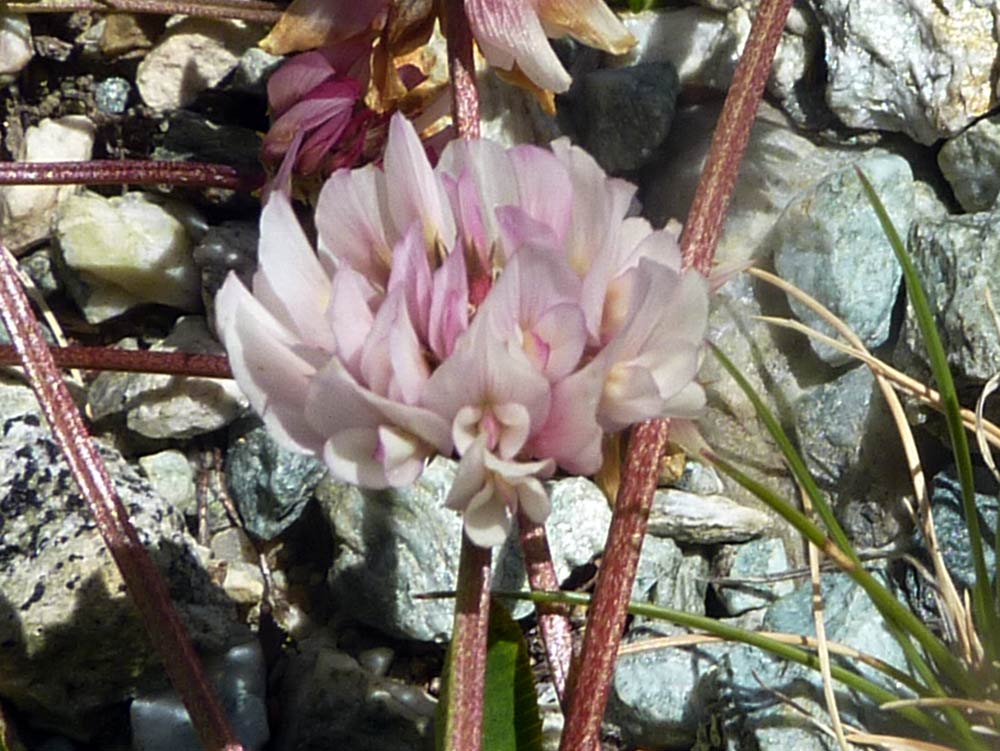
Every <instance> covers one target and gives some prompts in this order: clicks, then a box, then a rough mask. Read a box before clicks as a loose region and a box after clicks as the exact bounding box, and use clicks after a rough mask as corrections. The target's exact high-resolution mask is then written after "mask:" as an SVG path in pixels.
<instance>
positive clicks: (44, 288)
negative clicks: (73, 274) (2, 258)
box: [20, 247, 63, 297]
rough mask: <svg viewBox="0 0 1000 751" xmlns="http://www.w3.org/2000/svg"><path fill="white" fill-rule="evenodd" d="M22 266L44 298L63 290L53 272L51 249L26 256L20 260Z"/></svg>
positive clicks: (47, 248) (46, 248)
mask: <svg viewBox="0 0 1000 751" xmlns="http://www.w3.org/2000/svg"><path fill="white" fill-rule="evenodd" d="M20 266H21V269H22V270H23V271H24V273H26V274H27V275H28V278H29V279H31V281H32V282H34V284H35V287H36V288H37V289H38V291H39V292H41V293H42V296H43V297H49V296H50V295H54V294H56V293H58V292H61V291H62V290H63V285H62V282H60V281H59V278H58V277H57V276H56V275H55V273H54V271H53V263H52V249H51V248H49V247H44V248H41V249H39V250H36V251H35V252H34V253H30V254H28V255H26V256H24V257H23V258H21V260H20Z"/></svg>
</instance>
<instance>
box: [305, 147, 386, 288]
mask: <svg viewBox="0 0 1000 751" xmlns="http://www.w3.org/2000/svg"><path fill="white" fill-rule="evenodd" d="M388 219H389V214H388V209H387V208H386V189H385V176H384V175H383V174H382V171H381V170H378V169H376V168H375V167H373V166H372V165H367V166H365V167H362V168H361V169H356V170H346V169H345V170H338V171H337V172H334V173H333V175H331V176H330V178H329V179H328V180H327V181H326V182H325V183H324V184H323V189H322V190H321V191H320V194H319V200H318V202H317V204H316V231H317V235H318V240H319V252H320V257H321V258H322V259H324V260H325V262H326V265H327V267H328V269H332V268H336V267H337V266H339V265H347V266H350V267H351V268H352V269H354V270H355V271H357V272H358V273H359V274H362V275H363V276H364V277H366V278H367V279H368V280H369V281H371V282H372V283H373V284H376V285H379V286H381V287H383V288H384V286H385V284H386V282H387V281H388V279H389V268H390V266H391V265H392V245H393V244H394V243H395V242H396V240H397V239H398V236H397V235H396V233H395V232H387V229H386V225H387V223H388Z"/></svg>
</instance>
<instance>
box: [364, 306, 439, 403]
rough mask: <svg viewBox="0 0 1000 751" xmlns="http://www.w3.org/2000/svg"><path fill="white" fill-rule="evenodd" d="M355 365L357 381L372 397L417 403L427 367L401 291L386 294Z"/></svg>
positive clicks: (427, 370)
mask: <svg viewBox="0 0 1000 751" xmlns="http://www.w3.org/2000/svg"><path fill="white" fill-rule="evenodd" d="M359 365H360V367H359V369H360V372H361V375H362V378H361V381H362V382H363V383H364V385H366V386H367V387H368V388H369V389H371V390H372V391H373V392H375V393H376V394H378V395H380V396H384V397H388V398H389V399H392V400H399V401H402V402H403V403H404V404H415V403H416V402H417V401H418V400H419V398H420V395H421V392H422V390H423V386H424V383H425V382H426V381H427V376H428V375H429V368H428V366H427V363H426V361H425V360H424V357H423V352H422V348H421V345H420V341H419V339H418V338H417V335H416V332H415V331H414V329H413V325H412V324H411V323H410V317H409V315H408V313H407V310H406V300H405V298H404V297H403V290H402V289H400V288H397V289H395V290H393V291H392V292H390V293H389V294H388V295H387V296H386V298H385V300H383V302H382V305H381V306H380V307H379V309H378V312H377V313H376V314H375V320H374V322H373V323H372V328H371V331H370V332H369V334H368V338H367V340H366V341H365V344H364V347H363V349H362V351H361V358H360V363H359Z"/></svg>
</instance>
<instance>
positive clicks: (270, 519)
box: [226, 427, 326, 540]
mask: <svg viewBox="0 0 1000 751" xmlns="http://www.w3.org/2000/svg"><path fill="white" fill-rule="evenodd" d="M325 474H326V467H325V466H324V465H323V463H322V462H320V461H318V460H316V459H313V458H312V457H309V456H305V455H303V454H299V453H296V452H294V451H289V450H287V449H283V448H281V447H280V446H278V444H277V443H275V441H274V439H273V438H271V436H270V435H268V433H267V431H266V430H265V429H264V428H262V427H257V428H254V429H253V430H251V431H249V432H247V433H244V434H243V435H240V436H237V437H236V438H235V439H233V440H232V441H231V442H230V446H229V450H228V452H227V453H226V482H227V484H228V486H229V493H230V495H231V496H232V499H233V502H234V503H235V504H236V508H237V509H238V510H239V512H240V517H241V518H242V519H243V523H244V524H245V525H246V529H247V531H248V532H250V533H251V534H253V535H256V536H257V537H259V538H261V539H262V540H273V539H274V538H275V537H277V536H278V535H279V534H281V533H282V532H283V531H284V530H285V529H287V528H288V526H289V525H291V524H292V523H293V522H294V521H295V520H296V519H298V518H299V516H300V515H301V513H302V509H303V508H304V507H305V505H306V503H308V502H309V501H310V500H311V499H312V497H313V496H312V494H313V490H315V488H316V486H317V485H318V484H319V482H320V480H322V479H323V476H324V475H325Z"/></svg>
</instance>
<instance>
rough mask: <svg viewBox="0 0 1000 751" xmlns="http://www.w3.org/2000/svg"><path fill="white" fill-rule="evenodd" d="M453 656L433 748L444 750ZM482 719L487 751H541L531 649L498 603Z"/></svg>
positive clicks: (493, 602) (489, 643) (490, 640)
mask: <svg viewBox="0 0 1000 751" xmlns="http://www.w3.org/2000/svg"><path fill="white" fill-rule="evenodd" d="M451 655H452V650H451V648H449V649H448V655H447V657H446V658H445V668H444V674H443V675H442V676H441V695H440V697H439V699H438V711H437V717H436V721H435V728H436V733H435V735H436V738H435V748H436V749H438V751H443V749H444V728H445V726H446V719H447V718H446V717H445V712H446V711H447V707H448V694H449V691H450V686H451V682H452V681H451V670H452V659H451ZM484 704H485V706H484V717H483V749H485V751H541V748H542V719H541V717H540V716H539V714H538V700H537V695H536V693H535V680H534V676H533V675H532V672H531V662H530V660H529V659H528V645H527V643H526V642H525V640H524V634H522V633H521V628H520V626H518V625H517V623H515V622H514V620H513V619H512V618H511V617H510V613H508V612H507V609H506V608H505V607H504V606H503V605H502V604H501V603H500V602H499V601H497V600H496V599H493V600H491V602H490V627H489V636H488V641H487V651H486V687H485V697H484Z"/></svg>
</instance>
